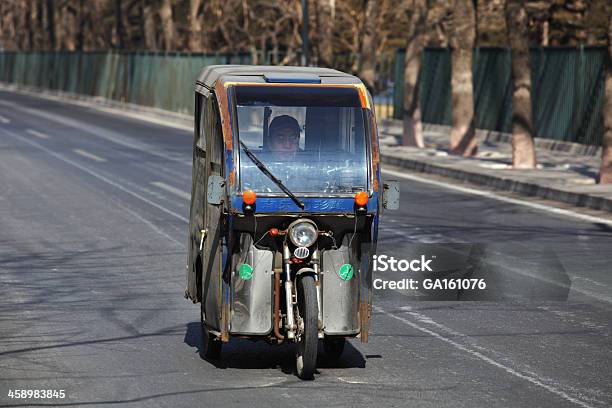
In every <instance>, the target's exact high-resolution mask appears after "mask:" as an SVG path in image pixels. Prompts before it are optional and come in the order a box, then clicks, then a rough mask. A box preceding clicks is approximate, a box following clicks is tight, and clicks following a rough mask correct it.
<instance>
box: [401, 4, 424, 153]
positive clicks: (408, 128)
mask: <svg viewBox="0 0 612 408" xmlns="http://www.w3.org/2000/svg"><path fill="white" fill-rule="evenodd" d="M412 13H413V14H412V18H411V19H410V23H411V27H410V30H411V33H410V35H409V38H408V46H407V47H406V56H405V59H404V101H403V112H402V118H403V125H404V126H403V128H404V129H403V135H402V145H404V146H417V147H424V146H425V144H424V142H423V125H422V122H421V106H420V103H419V77H420V72H421V58H422V55H423V46H424V44H425V40H426V39H425V26H426V22H427V2H426V0H417V1H415V2H414V3H413V9H412Z"/></svg>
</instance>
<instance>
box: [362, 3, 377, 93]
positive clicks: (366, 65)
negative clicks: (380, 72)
mask: <svg viewBox="0 0 612 408" xmlns="http://www.w3.org/2000/svg"><path fill="white" fill-rule="evenodd" d="M377 5H378V0H368V2H367V4H366V12H365V22H364V25H363V28H364V30H363V39H362V42H361V52H360V54H361V67H360V69H359V77H360V78H361V80H362V81H363V83H364V84H365V86H366V87H367V88H368V90H369V91H370V93H371V94H374V91H375V87H376V84H375V81H376V21H377V20H378V6H377Z"/></svg>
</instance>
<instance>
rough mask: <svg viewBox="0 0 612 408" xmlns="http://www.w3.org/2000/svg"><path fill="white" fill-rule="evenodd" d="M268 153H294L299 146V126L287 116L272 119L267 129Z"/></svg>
mask: <svg viewBox="0 0 612 408" xmlns="http://www.w3.org/2000/svg"><path fill="white" fill-rule="evenodd" d="M268 138H269V141H270V151H273V152H279V153H295V152H297V151H299V146H300V125H299V123H298V121H297V120H296V119H295V118H293V117H291V116H289V115H281V116H277V117H275V118H274V119H272V122H271V123H270V127H269V128H268Z"/></svg>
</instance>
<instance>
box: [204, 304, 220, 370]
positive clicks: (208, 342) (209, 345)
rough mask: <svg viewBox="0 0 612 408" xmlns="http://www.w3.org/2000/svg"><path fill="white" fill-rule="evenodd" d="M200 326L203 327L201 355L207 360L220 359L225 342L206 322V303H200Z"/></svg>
mask: <svg viewBox="0 0 612 408" xmlns="http://www.w3.org/2000/svg"><path fill="white" fill-rule="evenodd" d="M200 327H201V328H202V344H201V345H200V357H202V358H203V359H205V360H218V359H219V358H220V357H221V347H222V346H223V343H221V342H220V341H219V340H217V339H216V338H215V336H214V335H213V334H211V333H210V332H209V331H208V329H207V328H206V325H205V324H204V305H203V304H200Z"/></svg>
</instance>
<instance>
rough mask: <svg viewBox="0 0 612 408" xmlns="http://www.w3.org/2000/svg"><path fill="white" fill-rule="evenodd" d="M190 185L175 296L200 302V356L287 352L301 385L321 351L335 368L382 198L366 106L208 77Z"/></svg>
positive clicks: (363, 98)
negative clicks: (181, 285)
mask: <svg viewBox="0 0 612 408" xmlns="http://www.w3.org/2000/svg"><path fill="white" fill-rule="evenodd" d="M192 175H193V180H192V190H191V207H190V216H189V238H188V246H187V248H188V251H189V255H188V264H187V289H186V292H185V295H186V297H188V298H189V299H191V300H192V301H193V302H194V303H197V302H200V304H201V313H200V317H201V323H202V346H201V352H202V353H203V355H204V356H205V357H206V358H209V359H215V358H219V357H220V353H221V347H222V344H223V343H224V342H227V341H229V339H230V337H232V336H236V337H247V338H252V339H261V340H266V341H268V342H270V343H275V344H279V343H283V342H293V343H296V369H297V374H298V376H299V377H300V378H303V379H310V378H312V376H313V373H314V371H315V365H316V360H317V344H318V342H319V340H322V342H323V345H324V350H325V353H326V354H327V355H328V356H330V357H332V358H333V357H338V356H339V355H340V354H341V353H342V351H343V348H344V344H345V339H346V338H355V337H356V338H359V339H360V340H361V341H362V342H366V341H367V340H368V330H369V322H370V315H371V306H372V274H371V265H372V255H373V254H374V252H375V250H376V240H377V232H378V220H379V214H380V212H381V207H382V206H383V201H385V198H383V185H382V183H381V175H380V164H379V153H378V141H377V134H376V122H375V116H374V109H373V105H372V98H371V96H370V94H369V93H368V91H367V90H366V88H365V86H364V85H363V83H362V82H361V81H360V80H359V79H358V78H356V77H354V76H351V75H347V74H344V73H342V72H339V71H336V70H332V69H324V68H302V67H266V66H244V65H218V66H209V67H207V68H205V69H204V70H203V71H202V72H201V74H200V75H199V78H198V80H197V81H196V85H195V129H194V143H193V174H192ZM385 186H387V185H385ZM389 187H391V188H389V189H388V190H387V191H388V193H387V194H386V200H387V204H388V205H387V207H388V208H396V207H397V204H398V203H397V200H398V199H399V190H398V189H397V184H396V183H393V184H392V185H389Z"/></svg>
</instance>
